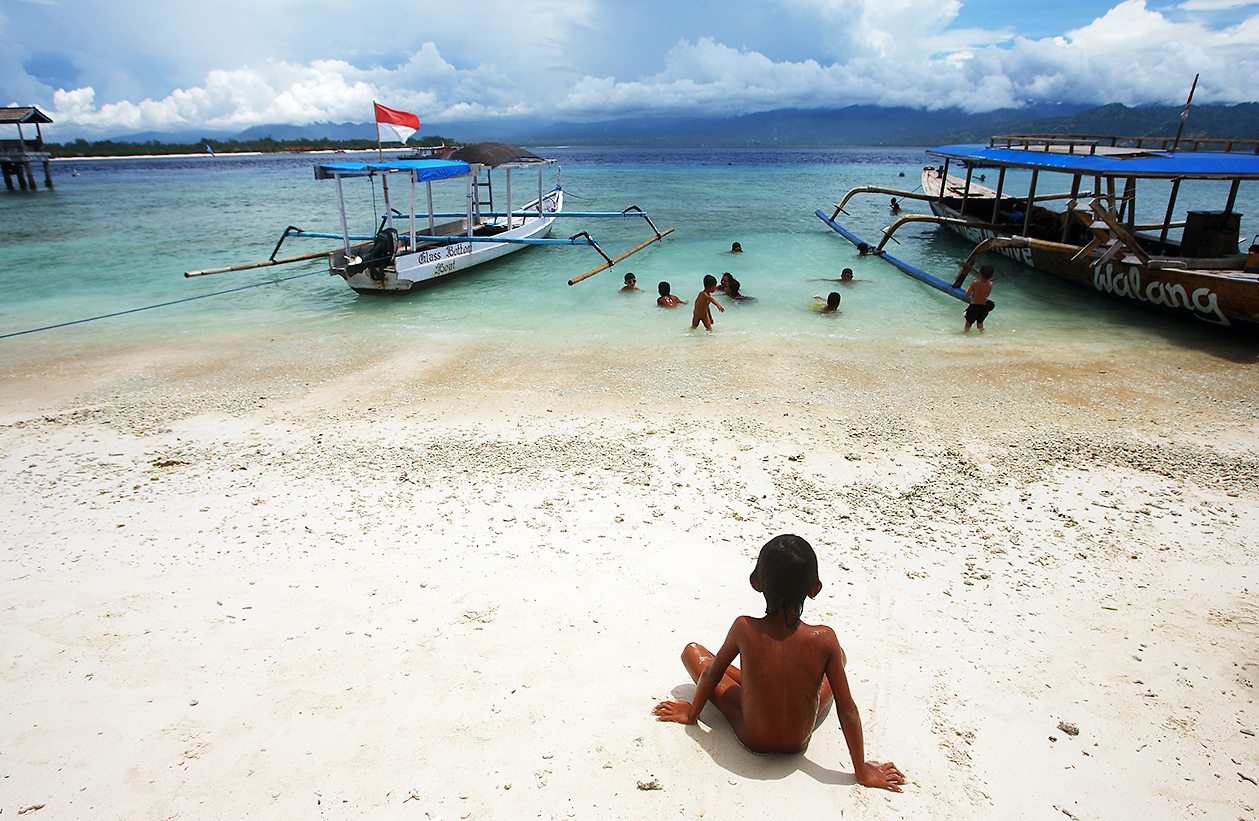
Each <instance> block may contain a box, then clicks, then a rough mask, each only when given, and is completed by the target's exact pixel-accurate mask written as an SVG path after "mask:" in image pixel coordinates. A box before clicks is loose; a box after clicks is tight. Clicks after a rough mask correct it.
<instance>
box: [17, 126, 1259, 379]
mask: <svg viewBox="0 0 1259 821" xmlns="http://www.w3.org/2000/svg"><path fill="white" fill-rule="evenodd" d="M539 150H540V152H541V153H543V154H545V155H546V156H549V157H554V158H556V159H557V160H558V161H559V163H558V164H559V166H560V167H561V168H562V180H563V184H564V188H565V191H566V193H567V197H568V199H567V202H566V208H567V209H568V210H598V211H610V210H620V209H622V208H624V207H626V206H629V205H638V206H640V207H642V208H643V209H644V210H646V211H648V212H649V213H650V214H651V216H652V218H653V220H654V221H655V222H656V224H657V225H658V226H660V227H661V228H665V227H675V228H676V229H677V230H676V232H675V234H674V235H673V236H671V237H670V238H668V239H666V240H665V241H664V242H662V243H658V244H656V245H653V246H650V247H649V248H648V249H647V250H645V251H643V252H640V253H639V254H638V255H636V256H634V257H631V258H629V259H628V260H626V261H625V262H623V263H621V264H619V265H617V266H615V267H614V268H612V269H611V270H609V271H605V272H603V273H600V274H598V275H596V276H594V277H593V278H591V279H589V280H587V281H585V282H582V283H579V284H578V285H575V286H572V287H570V286H568V285H567V281H568V280H569V279H570V278H572V277H574V276H576V275H578V274H580V273H582V272H584V271H586V270H588V269H590V268H593V267H595V266H596V265H597V264H598V263H600V262H601V261H602V260H601V259H600V258H599V257H598V256H597V255H596V254H595V252H594V251H593V250H592V249H589V248H567V247H566V248H531V249H527V250H524V251H521V252H519V253H516V254H512V255H509V256H508V257H506V258H504V259H502V260H499V261H497V262H494V263H490V264H487V265H484V266H481V267H479V268H477V269H476V270H474V271H473V272H472V273H470V274H468V275H465V276H463V277H462V278H460V279H457V280H454V281H452V282H449V283H446V284H443V285H440V286H438V287H435V288H431V289H429V290H427V291H424V292H421V293H418V294H412V295H409V296H405V297H400V298H373V297H363V296H358V295H356V294H354V293H353V292H352V291H350V290H349V289H348V288H346V287H345V285H344V283H342V282H341V280H340V279H335V278H331V277H329V276H327V275H326V273H325V271H326V268H325V263H324V262H323V261H320V260H316V261H313V262H310V263H302V264H296V265H289V266H285V267H280V268H272V269H266V270H261V271H248V272H239V273H229V274H223V275H218V276H210V277H201V278H196V279H185V278H184V277H183V272H184V271H185V270H190V269H198V268H205V267H211V266H217V265H228V264H235V263H241V262H248V261H254V260H261V259H265V258H266V257H267V255H268V254H270V252H271V249H272V247H273V245H274V243H275V240H276V239H277V238H278V237H279V234H280V232H281V231H282V230H283V229H284V228H285V226H288V225H296V226H299V227H301V228H304V229H307V230H323V231H335V230H337V229H338V225H337V215H336V206H335V203H336V195H335V187H334V185H333V184H332V183H331V182H317V181H316V180H314V178H313V173H312V170H311V168H312V165H313V164H314V163H315V162H317V161H320V160H327V159H329V158H328V157H320V156H312V155H299V156H249V157H227V156H219V157H214V158H211V157H188V158H168V159H143V158H137V159H111V160H86V161H85V160H77V161H65V162H59V163H57V164H55V166H54V182H55V184H56V186H57V187H56V189H55V191H52V192H47V191H42V190H41V191H40V192H39V193H37V194H29V193H20V192H15V193H11V194H7V193H5V192H0V334H3V333H12V332H14V331H20V330H25V329H28V328H35V327H40V326H44V325H52V324H56V323H61V322H69V321H73V320H77V319H82V318H85V317H90V316H96V315H100V314H106V313H112V312H117V311H127V310H130V309H133V308H138V307H142V306H146V305H153V304H157V303H162V302H168V301H174V300H180V299H184V298H186V297H190V296H196V295H201V294H211V293H215V292H218V291H223V290H226V289H229V288H233V287H239V286H244V285H250V284H254V283H260V282H269V281H274V280H276V279H279V278H282V277H292V276H295V275H298V274H306V273H312V272H313V275H311V276H305V277H301V278H298V279H293V280H290V281H286V282H281V283H278V284H272V285H267V286H265V287H260V288H252V289H249V290H243V291H238V292H236V293H228V294H223V295H219V296H212V297H210V298H206V299H201V300H197V301H193V302H185V303H182V304H177V305H172V306H169V307H164V308H159V309H156V310H151V311H143V312H140V313H132V314H128V315H125V316H119V317H115V318H110V319H104V320H100V321H96V322H91V323H86V324H81V325H75V326H73V327H67V328H60V329H57V330H51V331H43V332H40V333H38V334H30V335H25V336H20V337H14V338H10V339H6V340H0V346H3V348H4V349H7V350H8V355H9V356H13V357H17V356H28V355H29V356H36V355H45V354H50V353H51V354H56V353H58V352H65V351H73V350H83V349H85V348H90V347H94V346H104V345H111V344H116V343H133V342H153V343H160V341H161V340H163V339H169V338H182V339H187V338H194V339H196V338H201V337H204V338H205V339H206V340H207V342H210V341H212V340H213V338H214V337H215V336H216V335H220V334H241V333H259V334H273V335H283V334H290V333H294V334H301V333H316V334H330V335H350V336H351V337H352V336H353V335H357V334H364V335H372V336H376V337H379V336H381V335H385V334H393V335H399V336H403V337H408V336H416V337H419V338H423V337H425V336H430V335H432V336H438V337H457V338H488V339H495V338H498V339H502V340H518V341H519V342H520V343H521V344H526V345H527V344H539V345H547V344H566V343H568V342H576V343H595V344H602V343H609V342H614V343H622V342H625V343H634V344H637V343H642V344H657V343H667V342H668V341H669V340H670V339H675V338H679V337H683V336H685V335H688V334H691V332H690V330H689V325H690V322H689V319H690V311H689V308H679V309H675V310H672V311H666V310H661V309H658V308H656V307H655V296H656V294H655V286H656V283H657V282H658V281H660V280H668V281H669V282H670V283H671V284H672V286H673V291H674V293H676V294H678V295H679V296H681V297H683V298H684V299H687V300H688V301H689V300H693V299H694V297H695V294H696V293H697V292H698V291H699V289H700V283H701V280H702V278H703V275H704V274H709V273H711V274H714V275H720V274H721V273H722V272H723V271H730V272H732V273H733V274H734V275H735V276H736V277H737V278H738V279H739V280H740V281H741V282H742V283H743V291H744V293H745V294H748V295H750V296H753V297H756V298H757V299H756V301H755V302H751V303H741V304H735V305H731V304H729V303H726V307H727V310H726V312H725V313H724V314H717V316H716V328H717V331H718V333H719V334H720V335H723V336H736V337H742V338H746V339H749V340H759V341H766V340H768V341H773V340H775V339H779V338H782V339H787V338H807V339H822V340H825V339H834V340H836V341H838V342H841V343H847V344H860V345H865V344H871V343H872V344H875V345H883V344H895V343H904V342H909V343H915V344H925V345H933V344H941V345H949V344H956V343H957V341H958V339H959V336H960V333H959V332H960V329H961V324H962V319H961V315H962V310H963V306H962V304H961V303H959V302H957V301H955V300H953V299H951V298H949V297H947V296H944V295H941V294H939V293H938V292H936V291H934V290H932V289H930V288H927V287H926V286H924V285H921V284H919V283H916V282H915V281H913V280H911V279H909V278H908V277H906V276H904V275H903V274H901V273H899V272H897V271H896V270H895V269H893V268H891V267H890V266H888V265H887V264H886V263H883V262H881V261H880V260H878V259H874V258H864V259H859V258H857V256H856V253H855V250H854V249H853V248H852V247H851V246H850V245H849V244H848V243H847V242H846V241H844V240H843V239H842V238H841V237H839V236H838V235H836V234H834V233H833V232H831V231H830V230H829V229H827V228H826V227H825V226H824V225H823V224H822V222H821V221H819V220H818V219H817V218H816V217H815V216H814V214H813V211H814V209H816V208H822V209H824V210H830V209H831V208H832V207H833V205H832V204H833V203H835V202H837V201H838V200H839V198H841V197H842V196H843V194H844V192H845V191H847V190H848V189H849V188H851V187H855V186H858V185H864V184H871V185H884V186H889V187H903V188H905V189H909V190H913V189H915V188H917V187H918V183H919V173H920V170H921V168H922V167H923V165H924V164H927V163H928V161H929V158H928V157H927V156H926V155H925V154H924V153H923V151H922V150H920V149H899V148H898V149H880V148H867V149H836V150H787V149H780V150H761V149H743V150H708V149H650V150H647V149H627V148H612V149H585V148H583V149H577V148H546V149H539ZM338 159H341V158H338ZM72 169H73V170H77V171H78V172H79V175H78V176H72V175H71V170H72ZM902 173H903V174H904V176H903V177H902V176H900V175H901V174H902ZM553 174H554V169H552V171H550V172H548V180H547V182H548V185H549V184H550V183H551V182H553ZM1020 185H1022V186H1024V187H1025V186H1026V182H1025V181H1021V180H1019V179H1018V178H1017V177H1015V176H1014V175H1011V176H1010V177H1008V178H1007V182H1006V190H1007V191H1013V192H1017V191H1020V190H1021V189H1020V188H1019V186H1020ZM1043 185H1044V184H1043V183H1042V186H1043ZM496 186H497V188H496V193H497V194H499V195H501V194H502V179H501V175H500V176H499V177H498V179H497V180H496ZM513 187H514V189H515V190H514V194H515V200H516V203H517V205H519V204H522V203H523V202H525V201H526V200H527V199H530V198H531V197H532V196H534V195H536V182H535V181H533V180H530V179H529V178H528V175H520V176H516V177H515V178H514V180H513ZM435 190H436V191H437V193H438V202H437V205H438V208H445V209H450V210H458V209H460V208H462V203H463V190H462V187H461V186H459V185H451V186H448V187H447V188H446V189H442V188H441V186H440V184H438V185H436V186H435ZM1041 190H1042V192H1043V191H1044V188H1043V187H1042V189H1041ZM346 193H347V207H348V209H349V210H350V212H351V213H352V214H355V215H356V220H355V222H353V223H352V224H351V231H353V232H358V233H370V232H371V230H372V228H373V226H374V225H375V224H376V222H377V221H378V216H379V214H380V213H381V211H382V209H383V200H382V198H381V196H380V193H379V191H378V190H377V191H376V192H375V194H374V195H373V193H372V191H371V189H370V187H369V186H368V185H366V184H365V183H361V182H360V184H358V185H355V184H351V183H347V186H346ZM443 194H444V196H443ZM1141 194H1142V196H1143V197H1144V199H1143V200H1142V210H1141V211H1139V214H1138V218H1139V219H1141V220H1147V219H1148V220H1150V221H1157V220H1159V219H1161V217H1162V214H1161V205H1160V204H1158V203H1156V202H1155V200H1156V199H1158V197H1157V195H1156V192H1155V189H1154V188H1153V187H1151V188H1150V189H1149V190H1148V191H1147V190H1143V191H1142V192H1141ZM1226 195H1227V191H1226V188H1224V187H1220V186H1199V187H1198V188H1193V189H1190V188H1189V187H1188V186H1186V187H1185V188H1182V191H1181V195H1180V202H1181V204H1182V205H1184V206H1188V207H1199V208H1208V209H1219V208H1221V207H1222V205H1223V202H1224V199H1225V197H1226ZM393 203H394V205H395V207H396V206H398V205H399V204H400V203H401V204H403V205H404V206H405V194H403V193H399V192H397V191H395V192H394V200H393ZM907 206H908V209H909V210H910V211H911V212H918V213H927V211H926V208H925V206H923V205H922V204H919V203H907ZM849 210H850V211H851V216H850V217H846V218H844V219H843V222H844V224H845V225H846V226H848V227H850V228H851V229H852V230H854V231H855V232H857V233H858V234H859V235H861V236H863V237H867V238H877V236H878V234H879V231H880V229H881V228H883V227H884V226H886V225H888V224H889V223H890V222H891V217H890V215H889V212H888V208H887V198H886V197H883V196H875V195H870V196H866V197H863V198H861V199H859V200H857V201H855V202H854V203H853V204H851V205H850V206H849ZM1236 210H1238V211H1242V212H1244V213H1245V214H1246V216H1245V218H1244V221H1243V226H1242V231H1243V234H1244V235H1245V236H1247V237H1249V236H1250V235H1251V234H1253V233H1256V232H1259V222H1257V221H1256V219H1255V217H1256V216H1257V215H1259V190H1253V187H1243V189H1242V191H1241V195H1240V198H1239V200H1238V205H1237V208H1236ZM1146 211H1149V212H1150V213H1146ZM1155 212H1157V213H1155ZM557 225H558V227H557V229H555V230H554V231H553V233H552V236H568V235H570V234H572V233H575V232H576V231H578V230H580V229H583V228H584V229H586V230H588V231H590V233H591V234H593V235H594V236H595V237H596V239H598V240H599V242H600V244H601V245H602V246H603V247H604V248H605V250H607V251H608V252H609V253H610V254H612V255H615V254H617V253H620V252H622V251H624V250H627V249H628V248H630V247H632V246H633V245H636V244H638V243H639V242H641V241H642V240H643V239H645V238H647V236H648V235H649V234H648V229H647V227H646V225H645V224H644V223H643V222H642V221H641V220H588V219H572V220H562V221H561V222H560V223H558V224H557ZM898 237H899V238H900V240H901V244H899V245H893V246H891V248H890V250H891V251H892V253H894V254H895V255H896V256H898V257H900V258H902V259H905V260H906V261H908V262H911V263H912V264H915V265H917V266H919V267H921V268H923V269H925V270H927V271H931V272H934V273H937V274H938V275H939V276H942V277H945V278H948V277H951V276H952V275H953V274H954V273H955V272H956V270H957V269H956V267H955V265H954V264H953V260H955V259H958V258H962V257H964V256H966V254H967V253H968V252H969V250H970V249H969V245H968V244H967V243H965V242H963V241H962V240H960V239H958V238H956V237H954V236H953V235H952V234H951V233H949V232H947V231H944V230H942V229H936V228H930V227H925V228H918V227H915V228H906V229H902V231H901V232H900V233H899V234H898ZM736 240H737V241H739V242H740V243H742V245H743V247H744V249H745V251H746V253H744V254H743V255H738V256H736V255H731V254H729V253H726V252H727V251H728V249H729V247H730V244H731V242H733V241H736ZM331 244H332V243H331V242H329V241H316V240H299V241H290V242H288V243H286V244H285V247H284V251H283V253H282V255H288V254H296V253H301V252H303V251H310V250H317V249H319V248H321V247H326V246H328V245H331ZM993 262H994V265H995V266H996V267H997V268H998V271H999V272H1001V273H1003V274H1004V276H1003V278H1002V279H1001V280H1000V281H999V282H998V283H997V288H996V291H995V292H994V294H993V298H994V300H995V301H996V302H997V305H998V308H997V310H996V311H995V312H994V313H993V315H992V317H991V318H990V319H989V321H988V323H987V327H988V332H987V334H986V335H985V340H986V344H992V345H1002V344H1011V343H1017V344H1018V345H1020V346H1026V345H1035V346H1043V347H1044V348H1045V349H1046V350H1047V351H1049V352H1052V351H1053V350H1055V349H1067V348H1078V347H1080V346H1084V347H1096V348H1098V349H1106V348H1108V347H1116V346H1118V347H1130V348H1137V349H1143V348H1147V347H1151V346H1152V347H1154V348H1157V347H1159V346H1162V345H1169V344H1170V345H1191V346H1195V347H1203V346H1205V347H1210V346H1212V345H1215V344H1217V342H1216V341H1217V340H1218V339H1219V338H1220V337H1219V334H1218V333H1216V332H1214V331H1212V330H1210V329H1203V328H1196V327H1194V326H1192V325H1189V324H1186V323H1183V322H1171V321H1169V320H1167V319H1164V318H1162V317H1158V316H1155V315H1152V314H1147V313H1145V312H1142V311H1138V310H1134V309H1131V308H1128V307H1125V306H1121V305H1118V304H1115V303H1111V302H1108V301H1106V300H1104V299H1101V298H1099V297H1097V296H1096V295H1094V294H1091V293H1088V292H1085V291H1083V290H1082V289H1078V288H1074V287H1072V286H1068V285H1065V284H1062V283H1059V282H1057V281H1055V280H1053V279H1052V278H1050V277H1047V276H1045V275H1042V274H1038V273H1036V272H1034V271H1031V270H1030V269H1027V268H1024V267H1022V266H1020V265H1018V264H1017V263H1014V262H1011V261H1008V260H1004V259H1001V258H994V259H993ZM845 266H849V267H852V268H854V270H855V271H856V275H857V279H858V281H857V282H855V283H853V284H851V285H848V286H844V287H842V288H841V287H840V286H836V285H833V284H831V283H826V282H811V281H810V280H811V279H818V278H830V277H837V276H838V275H839V271H840V269H841V268H843V267H845ZM626 271H633V272H634V273H635V274H636V275H637V277H638V280H639V285H640V286H641V287H642V288H644V292H643V293H639V294H629V295H625V294H620V293H618V289H619V287H620V285H621V279H622V276H623V274H624V273H625V272H626ZM832 289H834V290H840V291H841V293H842V294H843V305H842V311H841V313H840V314H839V315H837V316H820V315H817V314H815V313H812V312H811V311H810V306H811V305H812V304H813V302H814V300H813V298H812V297H813V296H814V295H815V294H825V293H826V292H827V291H829V290H832Z"/></svg>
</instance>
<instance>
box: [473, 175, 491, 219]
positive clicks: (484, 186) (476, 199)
mask: <svg viewBox="0 0 1259 821" xmlns="http://www.w3.org/2000/svg"><path fill="white" fill-rule="evenodd" d="M493 177H494V175H493V174H492V173H491V171H490V169H488V168H487V169H485V180H484V181H482V179H481V175H480V174H477V175H476V176H475V177H473V179H472V213H473V219H475V220H476V222H477V224H480V223H481V222H482V221H483V218H482V216H481V214H483V213H485V214H489V213H491V212H493V210H494V178H493ZM482 190H484V191H485V196H484V197H482V195H481V191H482Z"/></svg>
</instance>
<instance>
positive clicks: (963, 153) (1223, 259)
mask: <svg viewBox="0 0 1259 821" xmlns="http://www.w3.org/2000/svg"><path fill="white" fill-rule="evenodd" d="M927 154H928V155H929V156H933V157H939V158H940V159H942V160H943V163H942V164H941V165H940V166H939V167H927V168H924V169H923V172H922V190H921V192H911V191H898V190H894V189H890V188H882V187H877V186H864V187H860V188H854V189H852V190H851V191H849V192H848V193H847V194H846V195H845V196H844V199H843V200H842V201H841V202H840V203H839V204H838V205H837V206H836V207H835V210H834V212H833V213H831V214H830V215H829V216H828V215H827V214H826V213H825V212H823V211H822V210H821V209H819V210H818V211H817V212H816V213H817V216H818V217H819V218H821V219H822V221H823V222H826V223H827V224H828V225H829V226H830V227H831V228H833V229H834V230H836V231H838V232H839V233H840V234H842V235H844V236H845V237H846V238H847V239H849V241H851V242H853V243H854V244H858V243H860V242H861V239H860V238H859V237H857V236H856V235H854V234H853V233H852V232H851V231H848V230H847V229H845V228H843V227H842V226H841V225H839V224H838V223H837V222H836V220H837V219H838V218H839V215H840V214H841V213H845V214H846V213H848V212H847V211H845V210H844V206H845V205H847V204H848V201H849V200H851V199H852V198H853V197H854V196H856V195H858V194H862V193H879V194H889V195H891V196H894V197H900V198H903V199H916V200H923V201H925V202H926V203H927V204H928V205H929V207H930V209H931V212H932V214H931V216H927V215H916V214H906V215H904V216H901V217H900V218H898V219H897V220H896V221H895V222H894V223H892V225H891V226H890V227H889V228H887V229H885V231H884V233H883V236H882V238H881V239H880V240H879V242H878V244H877V245H874V246H872V250H873V252H874V253H877V254H879V255H880V256H882V257H883V258H884V259H887V260H888V261H889V262H891V263H892V264H894V265H896V266H897V267H898V268H900V269H901V270H902V271H905V272H906V273H908V274H910V275H911V276H914V277H916V278H918V279H920V280H922V281H924V282H926V283H928V284H930V285H932V286H933V287H936V288H938V289H939V290H941V291H944V292H945V293H948V294H950V295H951V296H954V297H957V298H958V299H963V300H964V299H965V296H964V292H963V291H962V290H961V287H960V286H961V285H962V283H963V281H964V280H965V278H966V275H967V274H968V273H973V272H974V271H975V265H976V263H977V261H978V259H979V257H981V256H982V255H983V254H985V253H987V252H988V251H996V252H998V253H1001V254H1004V255H1005V256H1007V257H1009V258H1011V259H1014V260H1017V261H1018V262H1021V263H1024V264H1026V265H1029V266H1031V267H1033V268H1035V269H1037V270H1040V271H1044V272H1046V273H1049V274H1053V275H1054V276H1057V277H1059V278H1061V279H1065V280H1067V281H1069V282H1072V283H1075V284H1077V285H1081V286H1083V287H1085V288H1089V289H1091V290H1094V291H1097V292H1100V293H1103V294H1106V295H1107V296H1110V297H1113V298H1116V299H1119V300H1122V301H1124V302H1127V303H1129V304H1132V305H1137V306H1139V307H1142V308H1146V309H1150V310H1154V311H1157V312H1160V313H1163V314H1171V315H1174V316H1178V317H1182V318H1188V319H1192V320H1195V321H1200V322H1205V323H1207V324H1210V325H1215V326H1218V327H1223V328H1229V329H1232V330H1238V331H1242V332H1245V333H1250V334H1256V333H1259V245H1251V247H1250V251H1249V253H1244V252H1242V251H1240V250H1239V248H1238V242H1239V240H1240V239H1241V237H1240V236H1239V234H1240V227H1241V217H1242V215H1241V214H1237V213H1235V212H1234V211H1233V208H1234V205H1235V204H1236V200H1237V191H1238V188H1239V186H1240V184H1241V182H1242V181H1243V180H1247V181H1250V180H1259V142H1257V141H1253V140H1249V141H1242V140H1203V139H1189V140H1185V141H1184V142H1183V143H1182V142H1180V140H1179V139H1178V138H1176V139H1173V138H1166V139H1164V138H1149V137H1145V138H1138V137H1111V136H1097V135H1014V136H998V137H993V138H991V139H990V140H989V141H988V143H987V145H946V146H941V147H938V148H933V149H931V150H929V151H928V152H927ZM955 163H956V164H959V165H960V166H961V167H963V168H965V169H966V175H965V177H964V178H963V177H958V176H953V175H950V174H949V168H950V166H951V165H953V164H955ZM976 169H997V172H998V174H997V187H996V188H995V189H993V188H989V187H987V186H985V185H982V184H980V183H979V181H978V180H977V179H976V177H979V176H981V175H979V174H976ZM1009 169H1024V170H1027V171H1030V172H1031V177H1030V184H1029V185H1028V189H1027V193H1026V194H1025V195H1011V194H1010V193H1009V192H1007V191H1005V190H1004V187H1005V180H1006V172H1007V170H1009ZM1042 174H1056V175H1065V178H1066V179H1065V182H1064V185H1063V188H1064V189H1065V188H1066V187H1067V185H1068V184H1069V190H1063V191H1060V192H1053V193H1040V192H1041V191H1042V190H1043V189H1042V188H1041V186H1040V182H1041V180H1040V177H1041V175H1042ZM1145 180H1161V181H1166V182H1170V191H1169V193H1168V195H1167V202H1166V208H1165V210H1164V216H1163V219H1162V221H1161V222H1156V223H1150V224H1138V223H1137V222H1136V198H1137V184H1138V182H1140V181H1145ZM1194 180H1223V181H1228V182H1230V183H1231V185H1230V187H1229V192H1228V198H1227V201H1226V202H1225V203H1224V204H1223V205H1224V207H1223V210H1220V211H1198V210H1190V211H1187V212H1185V213H1184V214H1183V216H1181V217H1179V218H1178V219H1177V218H1175V217H1176V210H1175V209H1176V200H1177V195H1178V193H1179V192H1180V188H1181V183H1182V182H1186V181H1194ZM1120 184H1122V187H1120ZM1053 202H1065V207H1063V208H1060V209H1054V208H1052V207H1047V206H1048V205H1049V204H1050V203H1053ZM920 222H930V223H934V224H937V225H944V226H947V227H948V228H950V229H952V230H953V231H956V232H957V233H959V234H961V235H962V236H963V237H965V238H967V239H969V240H970V241H972V242H975V243H977V245H976V246H975V248H974V250H973V251H971V254H970V256H969V257H968V258H967V259H966V260H964V261H960V262H959V265H961V273H960V274H959V275H958V276H957V277H956V279H953V280H952V281H951V282H950V281H948V280H946V279H942V278H940V277H936V276H933V275H931V274H929V273H927V272H925V271H922V270H920V269H918V268H915V267H914V266H912V265H908V264H907V263H904V262H902V261H901V260H898V259H895V258H894V257H892V256H891V255H889V254H887V253H886V251H885V250H884V246H885V245H886V244H887V242H888V240H890V239H891V238H892V236H893V234H895V233H896V231H897V229H899V228H900V227H901V226H903V225H905V224H908V223H920ZM1173 232H1177V233H1173Z"/></svg>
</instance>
